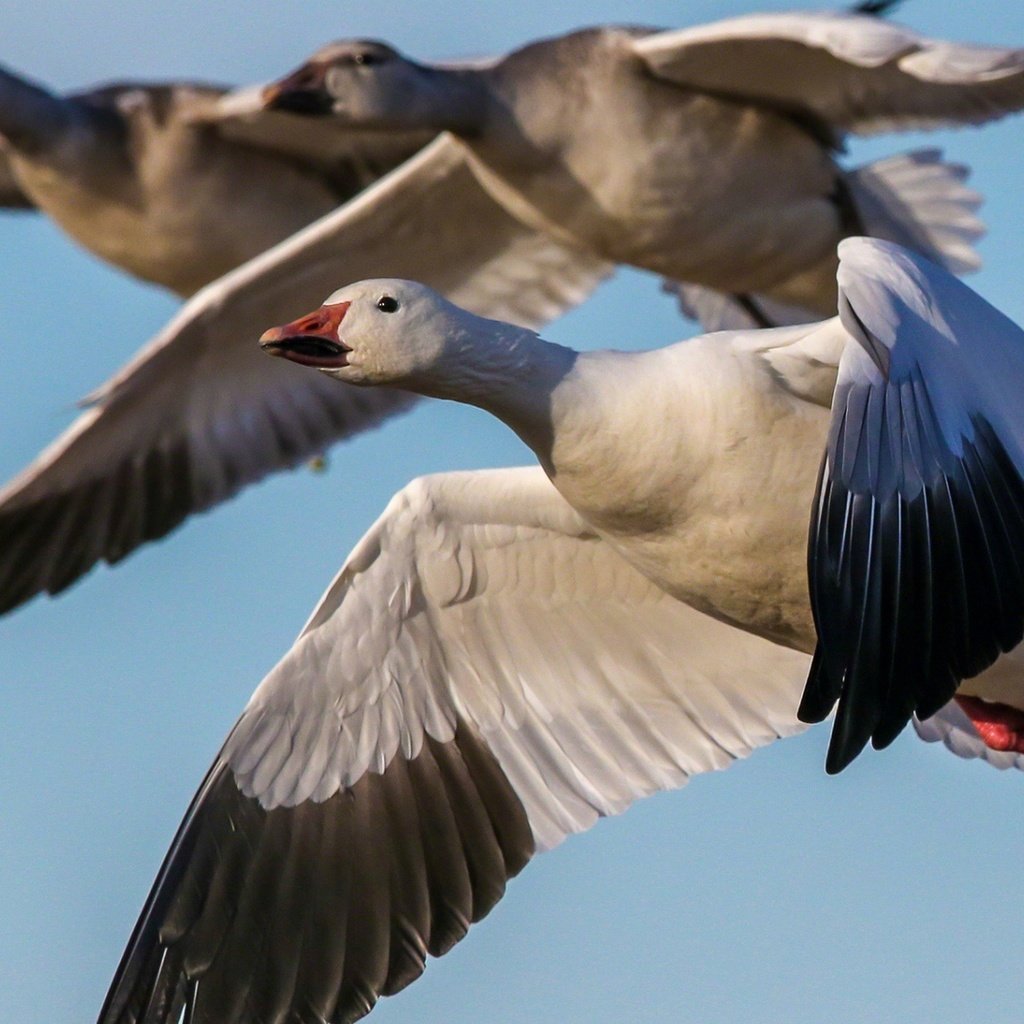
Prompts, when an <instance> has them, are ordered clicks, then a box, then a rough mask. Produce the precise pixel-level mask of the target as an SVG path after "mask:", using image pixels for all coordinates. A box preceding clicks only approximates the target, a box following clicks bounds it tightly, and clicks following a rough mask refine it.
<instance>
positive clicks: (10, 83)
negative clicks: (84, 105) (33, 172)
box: [0, 68, 76, 155]
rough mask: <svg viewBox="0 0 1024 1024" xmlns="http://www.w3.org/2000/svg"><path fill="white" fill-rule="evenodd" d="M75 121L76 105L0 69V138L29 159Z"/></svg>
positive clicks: (52, 142) (51, 143)
mask: <svg viewBox="0 0 1024 1024" xmlns="http://www.w3.org/2000/svg"><path fill="white" fill-rule="evenodd" d="M75 120H76V104H74V103H73V102H72V101H69V100H65V99H62V98H61V97H59V96H55V95H53V93H50V92H47V91H46V90H45V89H43V88H41V87H40V86H38V85H34V84H33V83H32V82H28V81H26V80H25V79H23V78H19V77H18V76H17V75H15V74H12V73H11V72H10V71H7V70H5V69H4V68H0V134H2V135H3V136H4V137H5V138H6V139H7V140H8V141H9V142H10V143H11V145H12V146H13V147H14V148H15V149H16V150H18V151H19V152H22V153H26V154H28V155H31V154H33V153H37V152H39V151H41V150H44V149H46V148H48V147H49V146H52V145H53V144H54V142H55V141H56V140H57V139H59V138H60V136H61V135H62V134H63V133H64V132H66V131H67V130H68V129H69V128H70V127H71V126H72V124H73V123H74V122H75Z"/></svg>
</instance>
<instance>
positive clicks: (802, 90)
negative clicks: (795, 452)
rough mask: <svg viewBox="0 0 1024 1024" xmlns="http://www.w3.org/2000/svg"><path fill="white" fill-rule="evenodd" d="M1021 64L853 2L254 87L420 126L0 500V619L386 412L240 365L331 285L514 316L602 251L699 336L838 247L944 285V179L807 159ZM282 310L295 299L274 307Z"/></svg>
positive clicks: (323, 60) (952, 218)
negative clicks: (375, 179) (892, 242)
mask: <svg viewBox="0 0 1024 1024" xmlns="http://www.w3.org/2000/svg"><path fill="white" fill-rule="evenodd" d="M1020 63H1021V54H1020V52H1019V51H1016V50H999V49H986V48H979V47H972V46H959V45H956V44H949V43H940V42H935V41H932V40H927V39H922V38H920V37H918V36H916V35H914V34H913V33H912V32H910V31H908V30H906V29H903V28H899V27H897V26H894V25H890V24H887V23H885V22H882V21H880V20H879V19H877V18H872V17H867V16H863V15H855V14H835V15H832V14H809V15H803V14H800V15H764V16H759V17H757V18H752V19H751V18H741V19H733V20H729V21H724V22H720V23H717V24H714V25H709V26H705V27H701V28H694V29H686V30H681V31H672V32H653V31H646V30H640V29H623V28H598V29H588V30H585V31H582V32H576V33H573V34H571V35H568V36H564V37H561V38H558V39H551V40H546V41H543V42H540V43H535V44H533V45H530V46H527V47H525V48H524V49H522V50H519V51H517V52H516V53H513V54H511V55H509V56H508V57H506V58H504V59H502V60H499V61H495V62H491V63H489V64H482V65H476V66H461V67H453V66H440V65H430V66H426V65H420V64H415V63H413V62H412V61H410V60H407V59H406V58H404V57H402V56H400V55H399V54H397V53H396V52H395V51H394V50H392V49H391V48H390V47H387V46H384V45H383V44H378V43H368V42H349V43H343V44H335V45H333V46H331V47H329V48H327V49H326V50H325V51H323V52H322V53H321V54H320V55H319V56H318V57H317V58H315V59H314V60H312V61H311V62H309V63H308V64H307V65H306V66H305V67H304V68H303V69H301V70H300V72H299V73H297V74H296V75H293V76H291V78H290V80H288V81H286V82H283V83H281V84H280V85H279V86H277V87H274V88H273V89H272V90H271V95H270V97H269V101H270V103H271V105H272V106H276V107H287V108H290V109H291V110H293V111H302V112H304V113H306V114H311V113H316V112H317V111H326V110H330V112H331V115H332V116H330V117H318V118H313V119H310V120H308V121H306V122H305V123H306V124H308V125H309V126H311V130H315V129H316V128H317V126H319V127H320V128H321V130H322V131H323V133H325V134H324V140H325V141H324V147H325V152H327V151H329V148H330V145H331V143H330V142H329V138H330V137H332V135H330V134H328V133H334V132H337V131H341V132H343V133H344V134H345V137H351V136H352V133H353V132H358V131H373V132H374V133H375V136H376V137H387V136H388V135H389V133H392V132H397V133H398V136H399V138H400V139H404V138H407V137H409V135H410V133H411V134H412V136H413V137H419V135H420V134H421V133H423V134H425V135H427V136H430V135H432V134H434V133H436V132H439V131H441V130H442V129H443V130H446V132H447V134H445V135H444V136H443V137H442V138H439V139H438V140H437V141H436V142H435V143H434V144H433V145H432V146H431V147H430V148H429V149H427V150H424V151H422V152H421V153H419V154H418V155H417V156H415V157H413V158H411V159H410V160H408V161H406V162H405V163H404V164H402V165H401V166H400V167H398V168H396V169H395V170H394V171H393V172H392V173H391V174H390V175H388V176H387V177H385V178H384V179H383V180H381V181H380V182H379V183H378V185H377V186H375V187H371V188H370V189H369V190H368V191H367V192H365V193H363V194H362V195H361V196H360V197H359V198H358V199H356V200H355V201H353V202H350V203H347V204H346V205H344V206H343V207H341V209H339V210H338V211H337V212H336V213H334V214H331V215H328V216H327V217H326V218H325V219H324V220H322V221H321V222H319V223H318V224H317V225H316V226H314V227H310V228H308V229H307V230H306V231H304V232H300V233H299V234H297V235H295V236H293V237H292V238H291V239H290V240H288V241H287V242H285V243H283V244H282V246H281V247H280V248H279V249H276V250H272V251H271V253H269V254H267V255H266V256H261V257H258V258H256V260H255V261H253V262H252V263H250V264H248V265H246V266H245V267H244V268H242V269H240V270H238V271H237V272H235V273H233V274H230V275H228V276H226V277H225V278H222V279H220V280H219V281H218V282H217V283H216V284H214V285H212V286H210V287H209V289H208V290H206V291H204V292H202V293H201V294H200V295H198V296H196V298H195V299H194V300H193V302H192V303H191V304H190V305H189V306H187V307H186V309H185V310H184V311H182V313H181V315H180V316H179V317H178V318H176V319H175V320H174V322H172V324H170V325H169V326H168V328H167V329H166V330H165V331H164V332H162V333H161V334H160V335H159V336H158V337H157V339H155V340H154V341H153V342H152V343H151V344H150V345H149V346H148V347H147V348H146V349H144V350H143V352H142V353H141V354H140V355H139V356H138V357H137V358H136V359H135V360H134V361H133V362H132V363H131V364H130V365H129V366H128V367H126V368H125V369H123V370H122V371H121V372H120V373H119V374H118V375H117V377H115V378H114V380H113V381H111V382H110V383H109V384H107V385H106V386H104V387H103V388H102V389H100V390H99V391H98V392H97V393H96V394H95V395H94V396H93V397H94V399H95V404H94V406H93V407H92V408H91V409H89V410H88V411H87V412H86V413H85V414H84V415H83V417H82V418H81V419H80V420H79V422H78V423H76V424H74V425H73V426H72V427H71V428H70V430H69V431H68V432H67V433H65V435H64V436H63V437H62V438H60V439H58V441H57V442H56V443H55V444H54V445H53V446H52V447H51V448H50V449H49V450H48V451H47V452H46V454H45V455H44V456H43V457H42V458H41V459H39V460H38V461H37V462H36V463H35V464H34V465H33V466H31V467H30V468H29V469H28V470H27V471H26V472H25V473H24V474H22V475H21V476H20V477H19V478H18V479H17V480H16V481H15V482H13V483H12V484H10V485H9V487H8V488H7V489H5V490H4V491H3V492H2V493H0V536H5V537H11V538H21V539H15V540H13V541H11V542H10V543H7V544H6V545H5V546H4V547H3V548H2V549H0V610H2V609H8V608H11V607H13V606H14V605H16V604H18V603H19V602H21V601H24V600H26V599H28V598H29V597H31V596H32V595H34V594H36V593H39V592H48V593H55V592H57V591H58V590H60V589H61V588H62V587H64V586H66V585H68V584H69V583H70V582H72V581H73V580H74V579H76V578H77V577H78V576H80V575H81V574H82V573H84V572H85V571H87V570H88V569H89V568H90V567H91V566H92V565H93V564H95V563H96V562H97V561H100V560H106V561H108V562H113V561H116V560H117V559H119V558H121V557H123V556H124V555H125V554H127V553H128V552H130V551H131V550H132V549H133V548H134V547H136V546H137V545H139V544H141V543H144V542H145V541H147V540H150V539H152V538H154V537H159V536H161V535H163V534H164V533H166V532H167V531H168V530H170V529H172V528H173V527H174V526H175V525H176V524H177V523H179V522H180V521H181V520H182V519H183V518H184V517H185V516H187V515H188V514H190V513H191V512H194V511H197V510H200V509H204V508H207V507H209V506H211V505H213V504H215V503H217V502H219V501H222V500H224V499H225V498H227V497H228V496H230V495H231V494H233V493H234V492H235V491H236V490H238V489H239V488H240V487H242V486H244V485H245V484H247V483H249V482H252V481H254V480H256V479H259V478H260V477H261V476H263V475H265V474H266V473H268V472H271V471H273V470H276V469H279V468H282V467H285V466H290V465H294V464H296V463H297V462H300V461H302V460H303V459H305V458H308V457H309V456H310V455H313V454H316V453H318V452H319V451H322V450H323V448H324V447H326V446H327V445H328V444H330V443H331V442H332V441H334V440H336V439H338V438H339V437H343V436H347V435H349V434H351V433H353V432H355V431H357V430H359V429H360V428H361V427H362V426H366V425H369V424H372V423H376V422H379V420H380V419H381V417H382V416H384V415H385V414H386V413H387V412H389V411H393V410H394V409H395V408H397V407H399V405H400V402H399V399H398V398H397V397H395V395H394V394H393V393H387V394H386V393H385V392H383V391H381V392H376V393H375V396H374V400H373V401H372V403H371V404H369V405H368V406H362V405H360V403H359V400H358V398H357V397H356V396H355V395H354V394H353V393H352V391H350V390H345V389H343V390H341V391H338V390H335V391H334V392H333V393H332V392H331V391H330V390H329V389H321V387H320V385H319V384H316V383H309V382H306V383H303V382H301V381H300V379H299V378H298V377H296V376H295V375H294V374H290V375H288V376H285V374H286V372H287V370H291V369H293V368H290V367H289V368H286V369H281V368H280V367H274V368H266V367H258V366H256V365H254V363H253V359H254V356H253V353H252V352H251V351H250V350H249V347H248V345H247V342H246V339H247V338H248V337H249V336H250V335H251V334H252V333H257V332H258V330H260V329H262V327H263V326H264V325H265V324H267V323H268V322H270V323H272V322H275V321H278V320H280V319H283V318H286V317H289V316H293V315H294V314H295V313H297V312H299V311H300V310H301V309H304V308H309V306H311V305H312V304H314V303H315V302H316V301H319V299H320V298H322V296H323V295H324V294H326V293H327V291H329V289H330V288H331V287H333V286H334V284H336V282H337V281H339V280H355V279H359V278H365V277H376V276H395V277H410V278H415V279H418V280H421V281H424V282H425V283H427V284H430V285H431V286H433V287H435V288H436V289H438V290H440V291H442V292H443V293H444V294H446V295H447V296H448V297H449V298H451V299H453V300H454V301H457V302H459V303H460V304H462V305H464V306H467V307H468V308H470V309H472V310H474V311H475V312H477V313H481V314H483V315H487V316H494V317H500V318H502V319H508V320H512V321H514V322H517V323H520V324H522V325H527V326H538V325H540V324H542V323H543V322H544V321H546V320H548V319H550V318H551V317H553V316H555V315H557V314H558V313H559V312H561V311H563V310H565V309H566V308H567V307H568V306H571V305H573V304H574V303H576V302H579V301H580V300H581V299H582V298H583V297H584V296H585V295H586V294H587V293H588V291H589V290H590V289H591V288H592V287H593V286H594V284H595V283H596V282H597V281H598V280H599V279H600V278H601V277H602V276H603V275H604V274H605V273H607V272H608V270H609V269H610V268H611V266H612V264H613V262H622V263H628V264H632V265H635V266H638V267H643V268H646V269H648V270H653V271H655V272H657V273H660V274H663V275H665V276H666V277H668V278H672V279H673V280H674V281H676V282H677V283H678V282H679V281H684V282H689V284H688V285H687V286H686V301H687V303H688V306H689V307H690V308H691V309H692V310H693V311H695V312H696V313H697V314H699V316H700V317H701V319H702V320H704V322H705V324H706V325H708V326H709V327H712V326H728V325H734V324H735V323H736V322H738V321H744V322H746V321H748V320H749V317H750V316H751V315H752V316H753V317H754V319H755V320H756V321H757V322H759V323H761V322H767V321H780V322H782V321H789V320H791V319H792V318H793V317H796V318H797V319H800V318H803V319H815V318H817V317H819V316H821V315H828V314H829V313H831V312H833V311H834V310H835V284H834V276H835V245H836V242H837V241H838V239H839V238H840V237H841V236H842V235H844V234H848V233H850V232H851V231H857V232H864V233H868V234H876V235H879V236H882V237H889V238H893V239H896V240H897V241H900V242H904V243H907V244H909V245H912V246H914V247H916V248H918V249H920V250H921V251H923V252H925V253H927V254H929V255H930V256H932V257H933V258H934V259H936V260H937V261H939V262H943V263H944V264H945V265H947V266H948V267H950V268H953V269H956V270H963V269H968V268H970V267H972V266H974V265H976V263H977V260H976V256H975V254H974V252H973V249H972V242H973V241H974V239H975V238H976V237H977V235H978V233H979V231H980V225H979V223H978V221H977V220H976V219H975V217H974V215H973V211H974V208H975V206H976V205H977V197H976V196H975V195H974V194H973V193H971V192H969V191H968V190H967V189H965V188H964V186H963V183H962V178H963V174H964V171H963V168H959V167H951V166H948V165H945V164H943V163H942V162H941V161H940V160H939V157H938V155H937V154H936V153H934V152H919V153H915V154H909V155H905V156H899V157H895V158H892V159H890V160H887V161H882V162H880V163H877V164H873V165H871V166H870V167H866V168H860V169H859V170H852V171H851V170H844V169H842V168H840V167H839V165H838V164H837V163H836V160H835V152H834V151H835V148H836V147H837V145H838V144H839V142H840V140H841V138H842V136H843V135H844V134H845V133H846V132H868V131H876V130H879V129H882V128H903V127H921V126H928V125H938V124H954V123H964V122H971V123H973V122H980V121H984V120H986V119H989V118H993V117H997V116H999V115H1001V114H1003V113H1006V112H1007V111H1010V110H1014V109H1016V108H1017V107H1019V106H1020V105H1021V104H1022V103H1024V72H1022V71H1021V69H1020ZM807 83H812V85H813V88H812V87H809V86H808V84H807ZM335 94H336V95H338V96H343V97H344V103H341V102H340V101H337V100H336V99H335ZM247 103H248V104H249V106H247ZM250 107H251V94H249V95H248V97H247V99H246V100H245V101H240V100H239V98H237V97H236V98H234V99H232V100H231V101H227V100H225V101H223V103H221V104H220V106H219V115H218V116H220V117H223V118H226V119H227V120H228V121H229V122H230V124H231V125H232V126H233V127H232V131H239V132H256V133H257V134H268V132H265V130H264V129H263V128H262V127H260V126H261V125H262V122H261V121H260V117H259V116H258V115H256V114H253V113H252V112H251V109H249V108H250ZM246 110H249V112H248V113H246V112H245V111H246ZM263 116H264V117H268V116H271V115H269V114H264V115H263ZM277 116H278V117H283V116H284V115H283V114H278V115H277ZM300 120H303V119H301V118H298V117H292V118H291V119H290V120H289V124H291V123H293V122H295V121H300ZM293 130H297V129H294V127H293V128H291V129H289V131H293ZM269 134H270V135H271V136H273V134H274V133H273V132H269ZM313 148H314V150H315V146H314V147H313ZM302 151H303V153H305V154H306V155H307V158H308V154H309V152H310V147H309V146H306V145H305V144H304V145H303V150H302ZM709 167H713V168H714V173H709V172H708V169H709ZM247 180H249V179H248V178H247ZM284 301H290V302H294V303H295V305H294V307H293V308H291V309H289V310H288V312H287V313H286V314H282V313H281V312H280V304H281V302H284ZM795 306H801V307H806V309H805V310H803V311H798V310H796V309H795ZM225 351H227V354H228V358H225V357H224V353H225ZM207 366H215V367H216V370H215V371H214V374H213V375H209V374H206V373H205V367H207ZM271 376H272V382H271V381H269V380H268V378H270V377H271ZM182 394H188V395H189V397H190V400H189V402H187V403H185V402H181V401H180V396H181V395H182ZM407 400H408V399H406V401H407ZM364 401H369V400H364ZM82 510H88V511H84V512H83V511H82ZM72 521H73V522H74V526H73V527H72V526H71V525H70V524H71V522H72ZM30 535H31V536H30Z"/></svg>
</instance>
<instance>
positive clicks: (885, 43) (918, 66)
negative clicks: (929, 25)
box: [635, 12, 1024, 134]
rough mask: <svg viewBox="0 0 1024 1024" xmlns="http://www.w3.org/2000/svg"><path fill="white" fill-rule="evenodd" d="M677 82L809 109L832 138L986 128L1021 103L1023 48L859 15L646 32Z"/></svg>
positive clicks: (647, 52) (742, 20)
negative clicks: (970, 41) (954, 38)
mask: <svg viewBox="0 0 1024 1024" xmlns="http://www.w3.org/2000/svg"><path fill="white" fill-rule="evenodd" d="M635 47H636V50H637V53H638V54H639V56H640V57H641V58H643V59H644V60H645V61H646V62H647V63H648V64H649V65H650V67H651V69H652V71H654V73H655V74H657V75H660V76H661V77H663V78H667V79H669V80H671V81H673V82H676V83H678V84H680V85H684V86H688V87H691V88H697V89H702V90H706V91H709V92H717V93H720V94H724V95H730V96H735V97H736V98H737V99H742V100H749V101H752V102H755V103H768V104H772V105H775V106H778V107H779V108H781V109H783V110H789V111H792V112H793V113H795V114H798V115H799V114H804V115H805V116H809V117H810V118H812V119H813V120H814V121H816V122H817V123H818V124H819V125H820V126H822V127H823V128H824V129H825V130H828V131H830V132H831V133H833V134H841V133H842V132H843V131H851V132H856V133H858V134H870V133H873V132H883V131H895V130H911V129H920V128H938V127H940V126H943V125H955V124H982V123H983V122H985V121H991V120H993V119H994V118H997V117H1002V116H1003V115H1005V114H1008V113H1011V112H1013V111H1016V110H1020V109H1021V108H1022V107H1024V50H1020V49H1003V48H1001V47H995V46H970V45H965V44H961V43H948V42H944V41H942V40H933V39H926V38H924V37H923V36H919V35H917V34H916V33H914V32H912V31H911V30H910V29H906V28H903V27H902V26H899V25H894V24H892V23H891V22H888V21H884V20H882V19H880V18H874V17H868V16H865V15H858V14H853V13H850V14H827V13H814V12H806V13H805V12H801V13H799V14H752V15H747V16H744V17H739V18H730V19H728V20H726V21H720V22H715V23H712V24H710V25H699V26H697V27H695V28H688V29H680V30H678V31H670V32H659V33H656V34H653V35H648V36H642V37H640V38H638V39H637V40H636V42H635Z"/></svg>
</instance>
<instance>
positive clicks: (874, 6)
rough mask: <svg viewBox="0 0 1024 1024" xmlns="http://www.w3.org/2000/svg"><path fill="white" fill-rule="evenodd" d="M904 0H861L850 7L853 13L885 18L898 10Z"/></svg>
mask: <svg viewBox="0 0 1024 1024" xmlns="http://www.w3.org/2000/svg"><path fill="white" fill-rule="evenodd" d="M902 3H903V0H861V2H860V3H859V4H854V5H853V7H851V8H850V12H851V13H852V14H866V15H868V16H869V17H872V18H885V17H888V15H889V14H890V13H891V12H892V11H894V10H896V8H897V7H899V6H900V4H902Z"/></svg>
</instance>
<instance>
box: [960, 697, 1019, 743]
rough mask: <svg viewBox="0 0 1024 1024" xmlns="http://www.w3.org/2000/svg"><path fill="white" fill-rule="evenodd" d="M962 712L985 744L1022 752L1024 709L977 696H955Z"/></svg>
mask: <svg viewBox="0 0 1024 1024" xmlns="http://www.w3.org/2000/svg"><path fill="white" fill-rule="evenodd" d="M956 702H957V704H959V705H960V708H961V710H962V711H963V713H964V714H965V715H966V716H967V717H968V718H969V719H970V720H971V724H972V725H973V726H974V728H975V729H976V730H977V731H978V735H979V736H980V737H981V738H982V739H983V740H984V741H985V746H987V747H991V748H992V749H993V750H1011V751H1013V752H1014V753H1015V754H1024V711H1018V710H1017V709H1016V708H1011V707H1010V705H1009V704H995V703H991V704H990V703H989V702H988V701H987V700H979V699H978V698H977V697H957V698H956Z"/></svg>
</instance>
